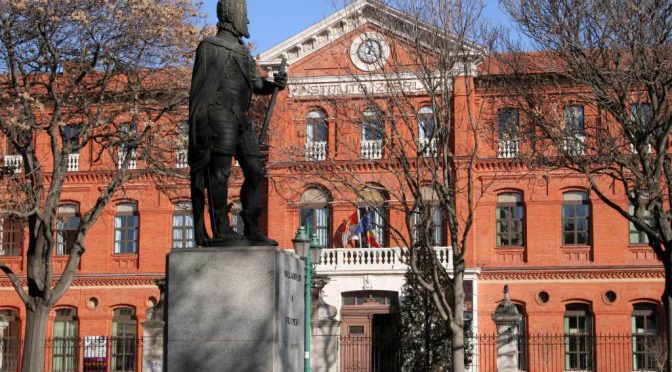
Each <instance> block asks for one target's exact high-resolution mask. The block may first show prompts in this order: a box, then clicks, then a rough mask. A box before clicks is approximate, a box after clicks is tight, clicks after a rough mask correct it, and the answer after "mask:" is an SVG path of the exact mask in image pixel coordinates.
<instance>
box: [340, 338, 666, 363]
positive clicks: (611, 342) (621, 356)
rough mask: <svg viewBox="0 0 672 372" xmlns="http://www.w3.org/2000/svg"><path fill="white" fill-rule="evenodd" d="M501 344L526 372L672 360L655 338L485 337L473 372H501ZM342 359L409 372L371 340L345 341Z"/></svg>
mask: <svg viewBox="0 0 672 372" xmlns="http://www.w3.org/2000/svg"><path fill="white" fill-rule="evenodd" d="M504 337H505V338H506V336H504ZM498 341H499V342H500V343H501V342H503V341H513V342H515V343H517V344H518V370H519V371H526V372H565V371H567V372H569V371H577V372H578V371H580V372H588V371H594V372H632V371H646V372H655V371H665V359H666V357H667V353H666V343H665V341H664V339H663V338H662V337H656V336H651V335H630V334H624V335H618V334H615V335H611V334H601V335H594V336H591V335H529V336H525V337H515V339H510V338H509V339H508V340H507V339H503V338H500V337H498V336H495V335H479V336H477V337H470V338H468V339H467V346H466V353H465V354H466V355H465V363H466V365H467V371H470V372H476V371H485V372H495V371H497V344H498ZM340 354H341V371H343V372H383V371H395V372H396V371H405V370H406V369H404V368H403V357H404V356H403V355H399V353H394V352H387V353H383V354H381V353H377V352H376V340H373V339H372V338H369V337H342V338H341V340H340ZM381 358H383V359H381ZM382 366H385V368H381V367H382Z"/></svg>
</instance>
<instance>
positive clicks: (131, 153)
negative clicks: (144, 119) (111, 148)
mask: <svg viewBox="0 0 672 372" xmlns="http://www.w3.org/2000/svg"><path fill="white" fill-rule="evenodd" d="M136 131H137V125H136V124H135V123H127V124H122V125H121V126H120V127H119V137H120V139H121V140H122V143H121V145H120V146H119V156H118V164H117V165H118V167H119V168H122V167H123V166H124V162H125V160H126V156H128V157H129V160H128V163H127V169H136V168H137V160H136V157H137V147H136V146H135V145H133V141H131V140H130V138H131V137H133V135H134V134H135V132H136Z"/></svg>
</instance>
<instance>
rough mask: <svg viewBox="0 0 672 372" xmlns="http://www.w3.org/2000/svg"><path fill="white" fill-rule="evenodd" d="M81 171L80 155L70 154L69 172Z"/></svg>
mask: <svg viewBox="0 0 672 372" xmlns="http://www.w3.org/2000/svg"><path fill="white" fill-rule="evenodd" d="M78 170H79V154H68V172H77V171H78Z"/></svg>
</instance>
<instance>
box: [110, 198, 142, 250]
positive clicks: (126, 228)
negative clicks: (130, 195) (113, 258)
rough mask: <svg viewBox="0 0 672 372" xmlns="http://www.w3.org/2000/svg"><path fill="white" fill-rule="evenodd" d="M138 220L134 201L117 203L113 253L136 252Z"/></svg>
mask: <svg viewBox="0 0 672 372" xmlns="http://www.w3.org/2000/svg"><path fill="white" fill-rule="evenodd" d="M139 228H140V220H139V218H138V208H137V206H136V205H135V203H122V204H117V211H116V214H115V215H114V253H115V254H137V253H138V230H139Z"/></svg>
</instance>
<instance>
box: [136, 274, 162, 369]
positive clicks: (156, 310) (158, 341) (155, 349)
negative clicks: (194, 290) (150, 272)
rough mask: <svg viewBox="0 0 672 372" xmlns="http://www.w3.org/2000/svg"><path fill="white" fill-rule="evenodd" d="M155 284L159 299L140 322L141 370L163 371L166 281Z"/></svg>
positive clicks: (158, 281)
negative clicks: (159, 293)
mask: <svg viewBox="0 0 672 372" xmlns="http://www.w3.org/2000/svg"><path fill="white" fill-rule="evenodd" d="M155 283H156V285H157V286H158V287H159V290H160V291H161V295H160V296H159V301H158V302H157V303H156V305H154V306H153V307H151V308H150V309H149V310H147V320H146V321H144V322H142V328H143V330H144V331H143V334H142V345H143V347H142V372H163V329H164V325H165V322H164V321H165V319H164V316H163V314H164V309H163V304H164V292H165V289H166V281H165V279H164V280H157V281H155Z"/></svg>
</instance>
